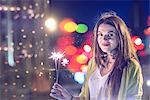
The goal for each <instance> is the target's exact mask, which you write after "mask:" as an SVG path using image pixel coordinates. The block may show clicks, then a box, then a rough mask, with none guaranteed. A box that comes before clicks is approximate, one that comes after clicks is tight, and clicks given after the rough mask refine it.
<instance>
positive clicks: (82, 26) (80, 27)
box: [76, 24, 88, 33]
mask: <svg viewBox="0 0 150 100" xmlns="http://www.w3.org/2000/svg"><path fill="white" fill-rule="evenodd" d="M87 31H88V26H87V25H86V24H78V26H77V29H76V32H78V33H85V32H87Z"/></svg>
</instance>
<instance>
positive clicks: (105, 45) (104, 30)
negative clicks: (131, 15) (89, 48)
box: [97, 24, 118, 53]
mask: <svg viewBox="0 0 150 100" xmlns="http://www.w3.org/2000/svg"><path fill="white" fill-rule="evenodd" d="M97 35H98V37H97V41H98V44H99V47H100V48H101V50H102V51H103V52H105V53H111V52H112V51H113V50H114V49H115V48H116V47H117V45H118V37H117V35H116V29H115V27H113V26H112V25H109V24H100V25H99V27H98V32H97Z"/></svg>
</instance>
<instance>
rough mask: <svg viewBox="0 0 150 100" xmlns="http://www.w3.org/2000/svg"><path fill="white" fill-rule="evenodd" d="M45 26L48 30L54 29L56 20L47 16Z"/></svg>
mask: <svg viewBox="0 0 150 100" xmlns="http://www.w3.org/2000/svg"><path fill="white" fill-rule="evenodd" d="M45 26H46V27H47V28H48V29H49V30H50V31H55V30H56V28H57V23H56V20H55V19H53V18H48V19H47V20H46V21H45Z"/></svg>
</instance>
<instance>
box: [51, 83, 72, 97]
mask: <svg viewBox="0 0 150 100" xmlns="http://www.w3.org/2000/svg"><path fill="white" fill-rule="evenodd" d="M50 96H51V97H53V98H55V99H58V100H71V99H72V97H73V96H72V95H71V94H70V93H69V92H68V91H67V90H66V89H65V88H63V87H62V86H61V85H59V84H58V83H54V85H53V87H52V90H51V93H50Z"/></svg>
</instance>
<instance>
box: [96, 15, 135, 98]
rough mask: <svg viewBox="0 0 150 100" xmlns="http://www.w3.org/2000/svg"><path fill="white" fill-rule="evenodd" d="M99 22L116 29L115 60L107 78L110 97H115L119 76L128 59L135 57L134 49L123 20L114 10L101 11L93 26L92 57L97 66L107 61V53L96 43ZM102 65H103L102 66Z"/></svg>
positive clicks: (119, 81)
mask: <svg viewBox="0 0 150 100" xmlns="http://www.w3.org/2000/svg"><path fill="white" fill-rule="evenodd" d="M100 24H109V25H112V26H113V27H114V28H115V29H116V34H117V36H118V46H117V47H116V50H117V55H115V56H116V61H115V63H114V68H113V70H112V72H111V74H110V75H109V78H108V87H109V90H110V92H109V93H110V94H111V97H112V98H114V99H117V96H118V93H119V88H120V84H121V78H122V73H123V69H124V68H125V67H127V63H128V61H129V59H131V58H135V59H137V60H138V58H137V56H136V51H135V48H134V46H133V43H132V41H131V37H130V32H129V30H128V28H127V26H126V24H125V22H124V21H123V20H122V19H121V18H120V17H119V16H117V15H116V13H115V12H106V13H103V14H102V15H101V17H100V19H99V20H98V21H97V23H96V25H95V28H94V45H93V46H94V58H95V61H96V64H97V66H99V65H105V64H104V63H105V62H106V61H107V54H106V53H104V52H103V51H102V50H101V48H100V47H99V45H98V41H97V37H98V34H97V32H98V27H99V25H100ZM103 67H104V66H103Z"/></svg>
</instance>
